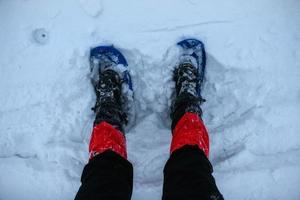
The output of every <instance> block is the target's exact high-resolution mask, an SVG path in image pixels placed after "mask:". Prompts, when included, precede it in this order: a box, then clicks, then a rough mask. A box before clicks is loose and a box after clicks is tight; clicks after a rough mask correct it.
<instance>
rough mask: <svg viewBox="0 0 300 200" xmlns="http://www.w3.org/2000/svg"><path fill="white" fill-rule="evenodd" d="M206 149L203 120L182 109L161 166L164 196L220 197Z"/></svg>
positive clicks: (211, 199)
mask: <svg viewBox="0 0 300 200" xmlns="http://www.w3.org/2000/svg"><path fill="white" fill-rule="evenodd" d="M208 150H209V148H208V135H207V132H206V129H205V127H204V125H203V122H202V121H201V119H200V118H199V116H198V115H197V114H195V113H185V114H184V115H183V116H182V117H181V119H180V121H179V122H178V124H177V126H175V129H174V130H173V139H172V144H171V156H170V158H169V160H168V161H167V163H166V166H165V168H164V186H163V200H172V199H189V200H199V199H207V200H217V199H218V200H221V199H223V197H222V195H221V193H220V192H219V190H218V188H217V186H216V183H215V180H214V177H213V176H212V172H213V169H212V166H211V164H210V162H209V160H208V159H207V155H208V154H207V153H208ZM204 152H206V153H204Z"/></svg>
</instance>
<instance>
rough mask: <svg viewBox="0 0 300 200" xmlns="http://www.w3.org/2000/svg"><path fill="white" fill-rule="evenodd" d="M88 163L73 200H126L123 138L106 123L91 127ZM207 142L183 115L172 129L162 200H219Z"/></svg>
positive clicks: (196, 121)
mask: <svg viewBox="0 0 300 200" xmlns="http://www.w3.org/2000/svg"><path fill="white" fill-rule="evenodd" d="M89 150H90V155H91V159H90V161H89V163H88V164H87V165H86V166H85V167H84V170H83V173H82V177H81V182H82V185H81V187H80V188H79V191H78V193H77V195H76V197H75V200H111V199H117V200H129V199H131V195H132V185H133V167H132V164H131V163H130V162H129V161H128V160H127V154H126V142H125V137H124V135H123V134H122V133H121V132H120V131H119V130H117V129H115V128H113V126H111V125H110V124H108V123H106V122H102V123H100V124H98V125H96V126H95V127H94V130H93V133H92V137H91V142H90V147H89ZM208 150H209V140H208V134H207V131H206V128H205V126H204V124H203V122H202V120H201V119H200V118H199V117H198V115H197V114H194V113H186V114H184V115H183V117H182V118H181V119H180V120H179V122H178V123H177V125H176V126H175V128H174V130H173V138H172V143H171V156H170V158H169V160H168V161H167V163H166V165H165V168H164V185H163V197H162V199H163V200H173V199H180V200H200V199H205V200H206V199H207V200H221V199H223V197H222V195H221V193H220V192H219V190H218V188H217V186H216V183H215V180H214V177H213V176H212V172H213V169H212V166H211V164H210V162H209V160H208V159H207V156H208V152H209V151H208Z"/></svg>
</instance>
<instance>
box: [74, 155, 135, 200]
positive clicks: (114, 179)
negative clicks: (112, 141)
mask: <svg viewBox="0 0 300 200" xmlns="http://www.w3.org/2000/svg"><path fill="white" fill-rule="evenodd" d="M81 182H82V185H81V186H80V188H79V191H78V193H77V195H76V197H75V200H111V199H116V200H129V199H130V198H131V194H132V182H133V167H132V165H131V163H130V162H129V161H127V160H126V159H124V158H123V157H121V156H120V155H118V154H117V153H115V152H113V151H110V150H108V151H105V152H103V153H101V154H99V155H97V156H95V157H94V158H93V159H92V160H90V161H89V163H88V164H87V165H86V166H85V167H84V170H83V173H82V177H81Z"/></svg>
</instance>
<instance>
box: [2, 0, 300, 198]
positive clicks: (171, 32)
mask: <svg viewBox="0 0 300 200" xmlns="http://www.w3.org/2000/svg"><path fill="white" fill-rule="evenodd" d="M41 28H42V29H44V30H45V32H44V33H45V37H44V38H43V37H42V36H41V35H40V36H41V38H40V39H39V42H38V41H37V40H35V39H34V37H33V34H34V32H35V30H37V29H41ZM38 34H39V33H38ZM42 34H43V31H42ZM190 36H192V37H196V38H199V39H201V40H203V41H204V43H205V44H206V49H207V53H208V65H207V80H206V84H205V87H204V95H203V96H204V97H205V98H206V99H207V102H206V103H205V104H204V105H203V109H204V121H205V123H206V125H207V127H208V129H209V132H210V138H211V155H210V160H211V162H212V164H213V166H214V169H215V172H214V176H215V177H216V181H217V184H218V186H219V188H220V190H221V192H222V193H223V195H224V197H225V198H226V199H231V200H235V199H236V200H240V199H247V200H252V199H260V200H261V199H286V200H294V199H295V200H296V199H300V190H299V188H300V135H299V133H300V120H299V119H300V84H299V81H300V1H298V0H251V1H242V0H239V1H238V0H227V1H220V0H219V1H218V0H210V1H204V0H164V1H162V0H161V1H158V0H152V1H146V0H143V1H142V0H127V1H113V0H73V1H71V0H63V1H61V0H49V1H45V0H44V1H39V0H0V44H1V51H0V105H1V107H0V199H1V200H20V199H23V200H40V199H44V200H70V199H73V198H74V196H75V194H76V192H77V189H78V187H79V185H80V176H81V172H82V169H83V167H84V165H85V164H86V162H87V160H88V153H87V147H88V142H89V136H90V132H91V127H92V121H93V113H92V111H91V110H90V108H91V107H92V106H93V103H94V100H95V96H94V93H93V89H92V86H91V85H90V82H89V65H88V53H89V48H90V47H92V46H95V45H99V44H111V43H113V44H115V46H117V47H118V48H120V49H121V50H122V52H123V53H124V54H125V56H126V57H127V59H128V61H129V65H130V68H131V71H132V74H133V81H134V88H135V90H136V94H135V96H136V106H137V111H138V113H139V114H138V116H137V120H136V123H135V126H134V127H132V128H131V129H130V130H129V131H128V134H127V141H128V154H129V160H130V161H131V162H132V163H133V165H134V167H135V174H134V175H135V176H134V181H135V185H134V193H133V198H132V199H133V200H140V199H142V200H158V199H160V197H161V188H162V169H163V166H164V164H165V161H166V160H167V158H168V156H169V143H170V139H171V135H170V130H169V126H170V120H169V118H168V108H169V105H170V96H171V94H172V87H173V85H172V81H171V73H170V71H171V66H172V63H173V62H174V60H175V59H176V49H175V48H174V44H175V43H176V41H178V40H179V39H182V38H185V37H190Z"/></svg>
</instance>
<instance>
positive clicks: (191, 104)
mask: <svg viewBox="0 0 300 200" xmlns="http://www.w3.org/2000/svg"><path fill="white" fill-rule="evenodd" d="M204 101H205V100H204V99H202V98H201V97H196V96H193V95H191V94H189V93H185V92H184V93H182V94H180V95H179V96H178V97H176V99H175V101H174V103H173V105H172V108H171V114H170V117H171V119H172V125H171V130H172V132H173V130H174V128H175V126H176V124H177V123H178V121H179V120H180V119H181V117H182V116H183V115H184V114H185V113H186V112H192V113H196V114H198V115H199V117H200V118H201V116H202V109H201V107H200V105H201V104H202V103H203V102H204Z"/></svg>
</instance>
